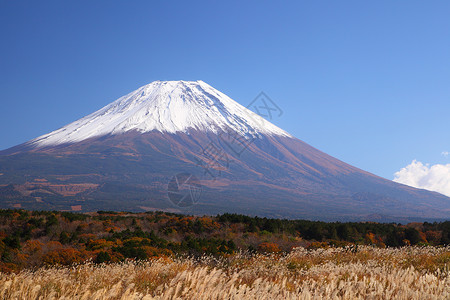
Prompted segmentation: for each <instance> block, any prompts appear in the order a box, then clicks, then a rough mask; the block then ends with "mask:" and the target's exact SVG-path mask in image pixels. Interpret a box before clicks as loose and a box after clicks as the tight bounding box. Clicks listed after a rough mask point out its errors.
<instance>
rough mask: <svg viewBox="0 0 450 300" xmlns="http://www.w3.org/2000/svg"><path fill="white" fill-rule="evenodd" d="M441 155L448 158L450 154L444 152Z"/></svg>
mask: <svg viewBox="0 0 450 300" xmlns="http://www.w3.org/2000/svg"><path fill="white" fill-rule="evenodd" d="M441 154H442V155H444V156H445V157H448V155H449V154H450V152H448V151H443V152H442V153H441Z"/></svg>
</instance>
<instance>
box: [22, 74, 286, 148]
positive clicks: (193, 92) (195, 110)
mask: <svg viewBox="0 0 450 300" xmlns="http://www.w3.org/2000/svg"><path fill="white" fill-rule="evenodd" d="M192 129H193V130H202V131H213V132H219V131H229V130H233V131H236V132H238V133H240V134H242V135H245V136H257V135H260V134H268V135H280V136H290V135H289V134H288V133H287V132H285V131H284V130H282V129H280V128H278V127H277V126H275V125H273V124H272V123H270V122H268V121H266V120H264V119H263V118H262V117H260V116H259V115H257V114H255V113H254V112H252V111H251V110H249V109H247V108H245V107H244V106H242V105H240V104H239V103H237V102H235V101H234V100H232V99H231V98H230V97H228V96H226V95H225V94H223V93H221V92H219V91H218V90H216V89H214V88H213V87H211V86H210V85H208V84H206V83H205V82H203V81H154V82H152V83H150V84H147V85H145V86H143V87H140V88H138V89H137V90H135V91H133V92H131V93H129V94H128V95H125V96H123V97H121V98H119V99H117V100H116V101H114V102H112V103H111V104H109V105H107V106H105V107H103V108H102V109H100V110H98V111H96V112H94V113H92V114H90V115H88V116H86V117H84V118H82V119H80V120H78V121H75V122H73V123H70V124H68V125H66V126H64V127H62V128H60V129H58V130H56V131H53V132H51V133H49V134H46V135H43V136H40V137H38V138H36V139H34V140H32V141H30V142H31V144H32V145H34V146H37V147H43V146H52V145H60V144H66V143H75V142H80V141H83V140H86V139H89V138H93V137H98V136H103V135H109V134H112V135H115V134H120V133H124V132H128V131H138V132H141V133H145V132H150V131H153V130H157V131H160V132H168V133H176V132H188V131H189V130H192Z"/></svg>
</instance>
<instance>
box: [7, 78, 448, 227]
mask: <svg viewBox="0 0 450 300" xmlns="http://www.w3.org/2000/svg"><path fill="white" fill-rule="evenodd" d="M0 174H2V175H0V201H1V202H0V204H1V206H2V207H22V208H28V209H59V210H83V211H92V210H126V211H139V210H167V211H174V212H187V213H195V214H216V213H223V212H236V213H244V214H250V215H260V216H270V217H287V218H308V219H322V220H349V219H351V220H380V221H386V220H423V219H439V218H444V219H445V218H448V217H450V198H448V197H446V196H443V195H441V194H438V193H434V192H429V191H425V190H418V189H415V188H412V187H408V186H405V185H401V184H398V183H395V182H392V181H389V180H386V179H383V178H380V177H377V176H375V175H372V174H370V173H367V172H365V171H362V170H360V169H358V168H355V167H352V166H350V165H348V164H346V163H344V162H342V161H339V160H337V159H335V158H333V157H331V156H329V155H327V154H325V153H323V152H321V151H319V150H317V149H315V148H313V147H311V146H309V145H307V144H306V143H304V142H302V141H300V140H299V139H297V138H295V137H293V136H291V135H290V134H288V133H287V132H285V131H284V130H282V129H280V128H278V127H277V126H275V125H273V124H271V123H270V122H268V121H266V120H264V119H263V118H261V117H260V116H258V115H257V114H255V113H253V112H252V111H250V110H248V109H247V108H245V107H243V106H241V105H240V104H238V103H237V102H235V101H233V100H232V99H230V98H229V97H227V96H226V95H224V94H223V93H221V92H219V91H217V90H215V89H214V88H212V87H211V86H209V85H208V84H206V83H204V82H202V81H197V82H187V81H165V82H161V81H156V82H153V83H150V84H148V85H146V86H143V87H141V88H139V89H137V90H136V91H134V92H132V93H130V94H128V95H126V96H124V97H121V98H119V99H118V100H116V101H114V102H112V103H111V104H109V105H107V106H106V107H104V108H102V109H100V110H99V111H97V112H95V113H93V114H90V115H88V116H86V117H84V118H82V119H80V120H78V121H75V122H73V123H71V124H69V125H67V126H65V127H63V128H61V129H58V130H56V131H54V132H51V133H49V134H46V135H43V136H41V137H38V138H36V139H34V140H31V141H29V142H27V143H24V144H22V145H18V146H16V147H13V148H10V149H7V150H5V151H2V152H0Z"/></svg>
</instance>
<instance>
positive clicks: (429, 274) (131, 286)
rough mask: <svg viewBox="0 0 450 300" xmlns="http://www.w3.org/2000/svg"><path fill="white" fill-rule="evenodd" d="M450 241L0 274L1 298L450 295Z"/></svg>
mask: <svg viewBox="0 0 450 300" xmlns="http://www.w3.org/2000/svg"><path fill="white" fill-rule="evenodd" d="M449 266H450V247H403V248H374V247H369V246H360V247H359V248H357V249H355V248H328V249H316V250H306V249H304V248H297V249H294V250H293V251H291V252H290V253H288V254H276V255H275V254H266V255H262V254H257V255H251V254H248V253H237V254H234V255H230V256H228V257H224V258H214V257H210V256H205V257H200V258H191V257H185V258H176V259H174V258H158V259H153V260H147V261H127V262H123V263H114V264H100V265H98V264H94V263H92V262H86V263H83V264H79V265H73V266H71V267H49V268H40V269H37V270H25V271H21V272H20V273H17V274H0V276H1V277H0V298H1V299H450V278H449V270H450V267H449Z"/></svg>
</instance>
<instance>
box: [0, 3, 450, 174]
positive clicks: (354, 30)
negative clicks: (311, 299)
mask: <svg viewBox="0 0 450 300" xmlns="http://www.w3.org/2000/svg"><path fill="white" fill-rule="evenodd" d="M449 12H450V2H447V1H395V2H394V1H371V2H370V3H369V2H368V1H292V2H284V1H283V2H281V1H222V2H220V3H218V2H215V1H214V2H213V1H4V0H0V38H1V47H0V101H1V110H0V128H1V129H0V149H5V148H8V147H11V146H14V145H16V144H19V143H22V142H25V141H27V140H29V139H32V138H34V137H37V136H39V135H41V134H44V133H47V132H50V131H52V130H55V129H57V128H59V127H61V126H63V125H65V124H67V123H70V122H72V121H74V120H76V119H78V118H80V117H83V116H84V115H87V114H89V113H91V112H93V111H95V110H97V109H99V108H101V107H103V106H104V105H106V104H108V103H109V102H111V101H113V100H115V99H117V98H119V97H120V96H122V95H124V94H126V93H128V92H130V91H132V90H134V89H136V88H138V87H139V86H142V85H144V84H147V83H149V82H152V81H154V80H203V81H205V82H207V83H209V84H210V85H212V86H213V87H215V88H217V89H218V90H220V91H222V92H224V93H225V94H227V95H229V96H230V97H231V98H233V99H234V100H236V101H238V102H239V103H241V104H243V105H247V104H249V103H250V102H251V101H252V100H253V99H254V98H255V97H256V96H257V95H258V94H259V93H260V92H261V91H264V92H265V93H266V94H267V95H269V96H270V97H271V98H272V100H273V101H274V102H276V103H277V105H278V106H279V107H280V108H281V109H282V110H283V111H284V113H283V115H282V116H280V117H279V118H274V119H273V120H272V121H273V123H275V124H276V125H278V126H280V127H281V128H283V129H285V130H287V131H288V132H290V133H291V134H293V135H295V136H296V137H298V138H300V139H301V140H303V141H305V142H307V143H309V144H311V145H312V146H314V147H316V148H318V149H320V150H322V151H324V152H327V153H328V154H330V155H333V156H335V157H337V158H339V159H341V160H343V161H345V162H347V163H350V164H352V165H355V166H357V167H359V168H362V169H365V170H367V171H370V172H372V173H375V174H377V175H380V176H383V177H385V178H388V179H393V178H394V173H395V172H397V171H399V170H400V169H401V168H403V167H405V166H407V165H408V164H410V163H411V162H412V161H413V160H414V159H416V160H417V161H420V162H423V163H424V164H426V163H429V164H431V166H432V165H435V164H442V165H445V164H449V163H450V157H449V156H448V155H447V156H445V155H442V152H445V151H450V138H449V135H450V132H449V129H450V126H449V125H450V118H449V115H450V114H449V112H450V18H449Z"/></svg>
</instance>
